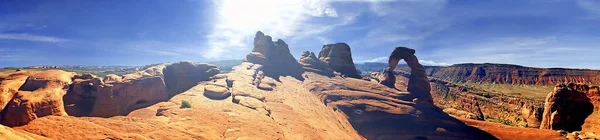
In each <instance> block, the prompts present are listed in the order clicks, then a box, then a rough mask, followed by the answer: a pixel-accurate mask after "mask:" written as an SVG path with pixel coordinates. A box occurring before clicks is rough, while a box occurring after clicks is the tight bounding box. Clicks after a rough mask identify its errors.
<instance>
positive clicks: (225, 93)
mask: <svg viewBox="0 0 600 140" xmlns="http://www.w3.org/2000/svg"><path fill="white" fill-rule="evenodd" d="M204 96H206V97H208V98H210V99H215V100H222V99H226V98H227V97H229V96H231V92H229V89H228V88H227V87H224V86H219V85H206V86H204Z"/></svg>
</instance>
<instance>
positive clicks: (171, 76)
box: [163, 61, 220, 96]
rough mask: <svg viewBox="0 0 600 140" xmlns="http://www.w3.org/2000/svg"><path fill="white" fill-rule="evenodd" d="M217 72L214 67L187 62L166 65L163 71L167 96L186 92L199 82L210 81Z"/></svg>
mask: <svg viewBox="0 0 600 140" xmlns="http://www.w3.org/2000/svg"><path fill="white" fill-rule="evenodd" d="M219 72H220V71H219V69H218V68H217V67H216V66H214V65H211V64H205V63H201V64H196V63H193V62H188V61H183V62H179V63H174V64H171V65H167V66H166V67H165V68H164V70H163V74H164V81H165V85H166V86H167V90H168V91H169V96H173V95H174V94H177V93H181V92H184V91H187V90H188V89H190V88H191V87H193V86H196V85H197V84H198V82H200V81H206V80H210V77H211V76H213V75H216V74H219Z"/></svg>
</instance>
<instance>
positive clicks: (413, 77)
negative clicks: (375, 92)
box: [380, 47, 433, 104]
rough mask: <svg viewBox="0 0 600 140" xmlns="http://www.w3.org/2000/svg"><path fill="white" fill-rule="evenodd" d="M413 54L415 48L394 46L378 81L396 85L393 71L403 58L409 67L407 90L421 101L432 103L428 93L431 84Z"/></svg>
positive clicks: (389, 85)
mask: <svg viewBox="0 0 600 140" xmlns="http://www.w3.org/2000/svg"><path fill="white" fill-rule="evenodd" d="M414 54H415V50H413V49H410V48H406V47H396V48H395V49H394V51H393V52H392V54H391V55H390V57H389V61H388V67H387V68H386V70H385V73H384V77H383V79H382V80H381V82H380V83H381V84H383V85H385V86H388V87H391V88H394V87H395V86H396V76H395V74H394V72H393V71H394V69H395V68H396V66H397V65H398V62H399V61H400V60H402V59H404V61H406V63H407V64H408V66H409V67H410V69H411V71H410V77H409V79H410V80H409V81H408V86H407V90H408V92H410V93H412V94H414V95H416V98H418V100H419V101H421V102H424V103H427V104H433V98H432V97H431V93H430V91H431V85H429V79H427V75H426V74H425V68H424V67H423V65H421V64H420V63H419V59H417V57H416V56H415V55H414Z"/></svg>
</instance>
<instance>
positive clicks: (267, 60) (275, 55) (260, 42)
mask: <svg viewBox="0 0 600 140" xmlns="http://www.w3.org/2000/svg"><path fill="white" fill-rule="evenodd" d="M244 62H250V63H253V64H260V65H262V66H263V67H264V68H263V69H262V70H263V71H264V73H265V75H266V76H269V77H273V78H275V79H278V78H279V76H292V77H294V78H296V79H299V80H303V78H302V73H303V72H304V71H303V69H302V67H301V66H300V64H298V62H297V61H296V59H295V58H294V56H292V54H291V53H290V49H289V48H288V45H287V44H286V43H285V42H284V41H283V40H281V39H278V40H277V41H275V42H273V40H272V38H271V36H268V35H265V34H263V33H262V32H260V31H258V32H257V33H256V36H255V37H254V48H253V49H252V52H251V53H250V54H248V55H247V56H246V58H245V59H244Z"/></svg>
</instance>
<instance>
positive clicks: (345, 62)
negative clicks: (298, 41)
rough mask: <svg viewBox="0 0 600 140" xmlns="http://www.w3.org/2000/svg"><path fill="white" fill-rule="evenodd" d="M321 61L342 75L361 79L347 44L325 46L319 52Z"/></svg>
mask: <svg viewBox="0 0 600 140" xmlns="http://www.w3.org/2000/svg"><path fill="white" fill-rule="evenodd" d="M319 59H320V60H321V61H323V62H324V63H325V64H327V65H329V67H330V68H331V69H333V70H334V71H337V72H340V73H341V74H342V75H345V76H347V77H352V78H361V77H360V75H358V71H357V70H356V67H355V66H354V61H353V60H352V52H351V51H350V46H348V44H346V43H336V44H328V45H324V46H323V48H322V49H321V52H319Z"/></svg>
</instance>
